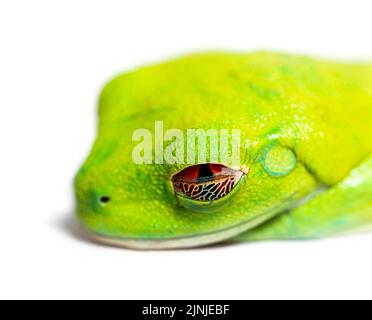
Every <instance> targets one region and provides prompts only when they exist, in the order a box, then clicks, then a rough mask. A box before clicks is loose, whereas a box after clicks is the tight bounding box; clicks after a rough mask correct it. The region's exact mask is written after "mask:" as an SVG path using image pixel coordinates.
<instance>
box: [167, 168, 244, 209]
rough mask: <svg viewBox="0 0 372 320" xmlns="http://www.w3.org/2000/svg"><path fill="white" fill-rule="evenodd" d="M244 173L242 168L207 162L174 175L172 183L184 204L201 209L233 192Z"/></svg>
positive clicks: (190, 207)
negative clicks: (236, 168)
mask: <svg viewBox="0 0 372 320" xmlns="http://www.w3.org/2000/svg"><path fill="white" fill-rule="evenodd" d="M243 175H244V173H243V172H242V171H240V170H235V169H232V168H229V167H226V166H224V165H220V164H213V163H206V164H199V165H194V166H191V167H188V168H186V169H184V170H182V171H180V172H179V173H177V174H176V175H174V176H173V177H172V184H173V189H174V192H175V194H176V196H177V197H178V198H179V199H180V200H181V202H182V203H181V204H182V205H183V206H185V207H187V208H189V209H195V210H199V209H201V208H205V207H206V206H211V205H212V202H218V201H219V200H220V199H221V198H224V197H226V196H227V195H229V194H231V193H232V191H233V190H234V189H235V187H236V186H237V185H238V184H239V181H240V179H241V178H242V176H243ZM188 200H189V201H188ZM199 205H200V206H199ZM199 211H200V210H199Z"/></svg>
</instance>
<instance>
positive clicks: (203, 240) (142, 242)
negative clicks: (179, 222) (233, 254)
mask: <svg viewBox="0 0 372 320" xmlns="http://www.w3.org/2000/svg"><path fill="white" fill-rule="evenodd" d="M325 190H326V189H325V188H324V187H323V186H319V188H317V189H316V190H315V191H313V192H311V193H309V194H307V195H305V196H304V197H302V198H300V199H299V200H298V201H296V203H294V204H293V203H292V204H289V205H287V206H285V205H284V208H283V210H281V211H279V212H278V211H277V210H276V209H277V207H275V208H271V209H269V210H267V211H266V212H264V213H262V214H260V215H258V216H256V217H254V218H251V219H249V220H248V221H244V222H241V223H239V224H236V225H234V226H231V227H227V228H225V229H221V230H218V231H214V232H209V233H204V234H200V235H190V236H181V237H174V238H164V239H145V238H138V239H136V238H119V237H110V236H103V235H101V234H98V233H95V232H92V231H90V230H88V229H87V228H85V227H84V226H83V225H82V224H79V227H80V228H79V229H80V232H81V234H82V236H83V237H85V238H87V239H88V240H91V241H93V242H97V243H101V244H104V245H110V246H115V247H122V248H127V249H136V250H172V249H186V248H196V247H204V246H208V245H212V244H215V243H219V242H223V241H227V240H229V239H232V238H234V237H236V236H238V235H240V234H242V233H243V232H245V231H248V230H249V229H253V228H254V227H257V226H258V225H260V224H262V223H264V222H266V221H268V220H269V219H270V218H273V217H274V216H276V215H280V214H281V213H282V212H285V211H286V210H289V209H293V208H295V207H298V206H301V205H304V204H306V203H307V202H309V201H310V200H312V199H314V198H315V197H316V196H318V195H319V194H322V193H323V192H324V191H325ZM295 195H296V193H293V194H292V195H290V196H289V197H288V198H286V199H284V200H283V204H285V203H286V202H291V200H292V199H293V198H294V197H295Z"/></svg>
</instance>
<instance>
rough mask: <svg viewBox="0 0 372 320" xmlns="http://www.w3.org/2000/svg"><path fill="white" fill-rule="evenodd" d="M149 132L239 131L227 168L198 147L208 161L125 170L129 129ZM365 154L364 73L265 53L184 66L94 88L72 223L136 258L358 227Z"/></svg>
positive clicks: (148, 70)
mask: <svg viewBox="0 0 372 320" xmlns="http://www.w3.org/2000/svg"><path fill="white" fill-rule="evenodd" d="M157 121H162V123H163V126H164V128H176V129H177V130H178V131H177V132H181V133H185V134H186V132H187V130H190V129H196V128H198V129H204V130H210V129H216V130H227V131H228V132H231V131H232V130H236V129H238V130H239V132H240V141H241V143H240V145H239V152H240V160H239V163H237V164H235V165H232V164H230V163H227V162H223V161H222V162H219V161H218V160H215V159H216V157H214V156H216V154H214V155H213V154H211V152H209V153H208V151H210V150H208V149H209V148H211V143H209V142H207V144H206V146H205V150H201V148H199V150H197V151H206V153H207V157H206V158H205V159H199V158H198V159H196V160H195V162H194V163H191V164H190V162H188V161H183V162H182V161H180V162H178V163H176V162H175V163H169V162H166V161H164V162H163V163H161V162H150V163H142V164H138V163H135V162H134V161H133V150H134V149H135V148H136V146H138V141H135V140H134V139H133V135H134V132H136V130H137V129H139V128H143V129H146V130H148V131H150V132H153V131H154V123H156V122H157ZM218 132H220V131H218ZM155 136H156V133H155V134H154V136H152V137H150V142H149V144H151V145H153V146H154V145H155V146H156V145H157V143H156V142H155V138H156V137H155ZM163 143H164V144H165V145H167V142H164V141H163ZM157 147H159V146H158V145H157ZM155 148H156V147H155ZM187 149H188V144H186V145H185V150H186V151H187ZM185 150H183V151H185ZM371 151H372V65H371V64H369V63H362V62H361V63H342V62H335V61H326V60H321V59H314V58H309V57H305V56H297V55H289V54H283V53H272V52H254V53H248V54H245V53H244V54H243V53H225V52H207V53H199V54H193V55H187V56H182V57H179V58H176V59H173V60H171V61H167V62H164V63H160V64H156V65H151V66H145V67H142V68H138V69H137V70H134V71H132V72H128V73H126V74H123V75H120V76H118V77H116V78H115V79H113V80H112V81H110V82H109V83H108V84H107V85H106V86H105V87H104V89H103V91H102V93H101V95H100V99H99V127H98V137H97V139H96V141H95V143H94V146H93V148H92V151H91V153H90V155H89V157H88V158H87V160H86V161H85V163H84V164H83V166H82V168H81V169H80V170H79V172H78V174H77V176H76V178H75V190H76V215H77V218H78V220H79V222H80V224H81V226H82V229H83V230H84V233H85V234H87V235H88V236H89V237H90V238H92V239H94V240H97V241H100V242H102V243H105V244H110V245H116V246H122V247H126V248H134V249H176V248H190V247H198V246H205V245H209V244H213V243H219V242H240V241H253V240H265V239H312V238H320V237H325V236H332V235H337V234H340V233H348V232H352V231H356V230H361V229H363V230H368V229H370V227H371V222H372V200H371V199H372V157H371ZM150 152H152V153H151V154H150V156H151V157H154V153H155V151H154V150H152V151H151V150H150ZM216 152H217V156H218V155H219V154H218V153H221V150H220V149H218V150H217V151H216ZM183 154H184V157H185V158H186V157H187V152H184V153H183V152H182V153H181V157H182V156H183ZM217 159H218V157H217ZM193 160H194V159H193Z"/></svg>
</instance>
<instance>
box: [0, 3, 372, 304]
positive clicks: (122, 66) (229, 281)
mask: <svg viewBox="0 0 372 320" xmlns="http://www.w3.org/2000/svg"><path fill="white" fill-rule="evenodd" d="M370 3H371V1H368V0H367V1H358V0H353V1H341V0H338V1H314V0H312V1H308V2H306V1H298V0H297V1H283V0H281V1H275V0H274V1H265V0H260V1H233V0H229V1H218V0H214V1H205V0H204V1H203V0H197V1H194V0H187V1H174V0H169V1H162V0H157V1H151V0H150V1H140V0H136V1H108V0H105V1H93V0H89V1H77V0H73V1H69V0H64V1H50V0H47V1H39V0H33V1H17V0H12V1H5V0H1V2H0V108H1V109H0V141H1V145H0V146H1V157H0V161H1V166H0V200H1V204H0V298H127V299H128V298H133V299H134V298H143V299H144V298H149V299H162V298H175V299H178V298H184V299H190V298H194V299H198V298H209V299H214V298H216V299H217V298H223V299H227V298H241V299H248V298H367V297H368V298H372V256H371V252H372V251H371V248H372V235H367V234H364V235H358V236H352V237H344V238H337V239H327V240H321V241H309V242H265V243H256V244H241V245H236V246H230V247H214V248H208V249H199V250H185V251H168V252H136V251H128V250H123V249H116V248H109V247H103V246H99V245H96V244H92V243H88V242H86V241H84V240H82V239H80V238H79V237H78V236H76V234H75V232H74V229H73V224H72V222H71V217H72V213H73V212H72V210H73V202H74V200H73V194H72V188H71V183H72V179H73V176H74V174H75V172H76V170H77V169H78V167H79V165H80V164H81V162H82V161H83V159H84V158H85V156H86V155H87V153H88V151H89V148H90V146H91V144H92V141H93V139H94V136H95V127H96V117H95V111H96V98H97V95H98V93H99V90H100V88H101V87H102V85H103V84H104V82H105V81H107V80H108V79H109V78H111V77H112V76H113V75H115V74H117V73H118V72H121V71H123V70H127V69H130V68H133V67H135V66H137V65H141V64H143V63H149V62H153V61H158V60H161V59H164V58H167V57H170V56H174V55H176V54H179V53H185V52H188V51H193V50H200V49H215V48H216V49H219V48H222V49H232V50H243V51H249V50H254V49H279V50H284V51H289V52H301V53H306V54H313V55H316V56H325V57H331V58H345V59H359V58H371V57H372V41H371V31H372V19H371V12H372V7H371V5H370Z"/></svg>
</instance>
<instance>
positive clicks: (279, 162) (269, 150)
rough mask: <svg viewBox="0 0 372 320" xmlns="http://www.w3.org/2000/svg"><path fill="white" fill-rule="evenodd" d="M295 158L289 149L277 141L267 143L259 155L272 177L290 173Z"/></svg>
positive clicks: (294, 163)
mask: <svg viewBox="0 0 372 320" xmlns="http://www.w3.org/2000/svg"><path fill="white" fill-rule="evenodd" d="M296 163H297V159H296V156H295V154H294V153H293V151H292V150H291V149H288V148H286V147H283V146H281V145H279V144H278V143H272V144H270V145H268V146H267V147H266V148H265V149H264V151H263V154H262V156H261V164H262V166H263V168H264V169H265V171H266V172H267V173H268V174H269V175H270V176H273V177H282V176H285V175H288V174H289V173H291V171H292V170H293V169H294V168H295V167H296Z"/></svg>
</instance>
